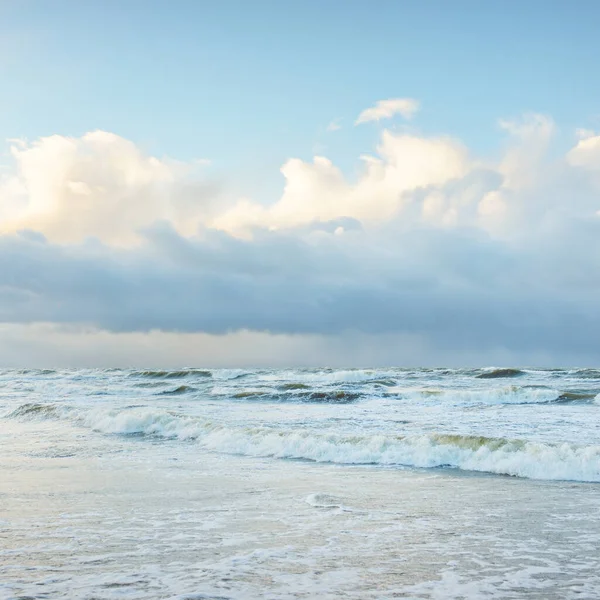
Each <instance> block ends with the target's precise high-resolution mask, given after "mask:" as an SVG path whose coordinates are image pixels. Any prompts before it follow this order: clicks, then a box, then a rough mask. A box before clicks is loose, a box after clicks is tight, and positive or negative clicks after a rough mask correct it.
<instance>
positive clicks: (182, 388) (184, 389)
mask: <svg viewBox="0 0 600 600" xmlns="http://www.w3.org/2000/svg"><path fill="white" fill-rule="evenodd" d="M195 391H196V388H195V387H192V386H190V385H179V386H177V387H176V388H173V389H172V390H164V391H162V392H158V393H157V395H158V396H179V395H181V394H188V393H189V392H195Z"/></svg>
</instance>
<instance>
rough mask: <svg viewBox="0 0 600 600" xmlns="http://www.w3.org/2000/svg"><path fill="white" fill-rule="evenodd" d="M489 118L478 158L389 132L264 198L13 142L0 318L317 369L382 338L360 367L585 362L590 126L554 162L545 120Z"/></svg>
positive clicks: (6, 183) (112, 155)
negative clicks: (496, 130)
mask: <svg viewBox="0 0 600 600" xmlns="http://www.w3.org/2000/svg"><path fill="white" fill-rule="evenodd" d="M501 125H502V127H503V128H504V130H505V131H506V135H507V136H508V137H507V141H506V143H505V144H504V150H503V152H502V153H501V155H500V156H499V157H498V158H497V159H496V160H493V161H491V160H489V159H482V158H480V157H477V156H473V154H472V153H471V152H469V150H468V149H467V148H466V147H465V146H464V145H463V144H462V143H461V142H460V141H459V140H455V139H451V138H448V137H445V136H435V137H425V136H419V135H417V134H414V133H412V134H405V133H394V132H392V131H387V130H385V131H383V132H382V134H381V139H380V142H379V144H378V146H377V148H376V149H375V152H374V153H373V155H371V156H363V157H362V159H361V162H362V165H363V167H362V172H361V173H360V174H359V176H358V177H356V178H354V179H349V178H348V177H347V176H345V175H344V173H342V172H341V171H340V170H339V169H338V168H337V167H336V166H335V164H334V163H333V161H331V160H330V159H328V158H324V157H315V158H314V160H313V161H311V162H304V161H301V160H299V159H292V160H289V161H288V162H287V163H286V164H285V165H284V166H283V167H282V173H283V175H284V177H285V187H284V190H283V193H282V195H281V197H280V199H279V200H278V201H276V202H275V203H273V204H271V205H265V204H263V203H261V202H260V199H249V198H246V199H240V200H237V201H235V202H231V203H229V202H228V203H225V202H224V200H223V198H222V197H221V196H220V195H219V194H217V190H216V189H215V187H214V186H213V185H211V184H210V183H209V182H208V180H207V179H206V173H205V171H204V167H203V166H202V165H199V164H198V163H189V164H183V163H180V162H176V161H173V160H167V159H157V158H153V157H150V156H147V155H146V154H145V153H144V152H143V151H142V150H141V149H140V148H138V147H137V146H136V145H135V144H133V143H132V142H130V141H127V140H124V139H123V138H120V137H119V136H117V135H114V134H111V133H106V132H92V133H89V134H87V135H85V136H83V137H82V138H76V139H73V138H65V137H62V136H53V137H50V138H42V139H40V140H37V141H35V142H33V143H30V144H27V143H23V142H13V143H12V145H11V146H12V150H11V152H12V159H13V164H12V167H11V170H10V171H9V172H8V174H7V175H6V176H5V177H4V179H3V180H2V181H1V182H0V231H1V232H2V233H1V234H0V322H2V323H4V324H5V325H4V326H3V327H4V328H5V330H4V331H9V330H11V331H15V329H14V328H32V327H39V326H40V325H36V324H40V323H47V324H50V325H45V326H44V327H58V328H64V327H67V328H71V329H69V331H71V332H72V328H73V327H75V328H77V327H79V328H81V327H83V328H85V331H88V332H89V331H95V332H99V333H96V334H94V335H107V336H109V337H111V336H112V337H111V339H117V338H118V336H134V337H135V336H138V337H135V339H136V340H137V339H146V338H144V336H150V335H152V336H160V335H176V334H179V335H183V336H188V337H187V338H186V339H190V338H189V336H200V337H202V336H205V337H204V338H202V339H204V340H207V339H213V343H214V339H216V338H214V336H225V337H220V338H219V339H222V340H224V339H234V338H235V336H238V335H241V334H240V333H239V332H247V333H244V335H247V336H248V335H249V336H254V335H256V336H258V337H257V338H256V339H260V340H262V341H261V342H260V343H261V344H264V343H266V342H265V340H266V339H272V340H275V339H277V340H279V341H278V342H277V343H278V344H281V343H282V342H281V340H282V339H285V340H287V341H286V344H287V346H286V347H289V348H292V347H293V348H296V347H302V348H303V350H306V349H307V348H312V350H306V351H309V352H312V353H313V354H314V355H315V356H317V357H318V360H315V361H314V362H331V363H332V364H333V363H338V362H339V360H338V359H339V358H340V357H346V359H347V360H348V361H349V362H354V359H356V357H357V356H358V355H356V354H354V355H353V354H352V352H349V351H348V350H347V349H346V350H345V351H344V350H343V348H344V347H346V348H347V344H340V343H339V342H340V340H346V342H347V341H348V340H354V343H365V340H368V344H370V345H371V348H372V347H373V346H378V344H379V349H378V350H377V351H376V352H373V351H367V350H365V351H364V352H363V353H362V354H360V359H361V360H367V358H365V357H368V356H372V357H373V361H374V362H377V363H382V362H384V363H388V364H390V363H394V362H397V361H403V362H405V363H411V364H416V363H415V361H411V360H410V356H411V354H410V347H411V346H412V347H413V355H412V356H413V357H415V358H417V359H418V361H419V362H420V363H422V364H431V363H438V364H439V362H440V361H443V362H448V360H449V359H450V358H451V357H452V356H457V357H463V360H468V361H469V362H470V363H473V362H475V361H477V360H478V357H480V362H482V363H489V362H497V361H498V360H499V359H503V358H502V357H506V359H507V360H509V359H511V358H514V359H519V360H520V361H527V360H528V357H529V361H530V362H533V361H535V362H540V361H543V362H546V363H549V362H553V363H555V364H561V363H564V362H565V361H567V362H570V361H573V360H576V361H578V362H581V363H583V362H585V363H592V362H594V361H595V360H596V361H597V360H598V359H600V351H599V350H598V348H597V339H598V337H599V335H600V316H598V309H597V306H598V302H599V300H600V280H599V279H598V275H597V273H598V272H599V268H600V217H599V215H598V211H599V210H600V136H598V135H596V134H594V132H590V131H583V132H581V131H580V132H579V134H578V135H575V133H574V136H573V145H572V148H571V149H569V150H568V151H567V152H565V153H564V154H563V156H559V157H558V158H556V152H555V150H554V149H553V148H552V144H553V135H554V129H555V126H554V124H553V122H552V120H551V119H549V118H548V117H543V116H539V115H529V116H527V117H525V118H523V119H520V120H517V121H504V122H502V123H501ZM551 157H552V158H551ZM6 328H8V329H6ZM10 328H13V329H10ZM21 330H22V331H25V329H21ZM29 330H30V329H27V331H29ZM102 332H105V333H104V334H103V333H102ZM161 332H163V333H161ZM252 332H257V333H252ZM7 335H8V334H7ZM53 335H54V334H53ZM82 335H83V334H82ZM87 335H89V333H88V334H87ZM115 336H116V337H115ZM139 336H142V337H141V338H140V337H139ZM211 336H213V337H211ZM1 337H2V336H1V335H0V338H1ZM130 339H134V338H130ZM198 339H200V338H198ZM299 339H302V340H310V344H308V346H306V345H305V346H294V344H296V345H297V344H299V342H298V340H299ZM290 340H291V341H290ZM358 340H362V342H359V341H358ZM377 340H379V342H377ZM393 340H395V341H393ZM115 343H116V342H115ZM207 343H208V342H207ZM234 343H235V342H233V341H232V342H231V344H234ZM303 343H304V342H303ZM273 344H275V341H273ZM398 345H401V346H402V348H399V347H398ZM1 346H2V343H1V340H0V347H1ZM132 347H133V346H132ZM231 347H233V346H231ZM274 347H275V346H274ZM317 348H321V350H323V349H325V348H326V349H328V350H327V351H325V350H323V351H322V352H321V351H318V350H317ZM335 348H337V350H335ZM249 352H250V356H251V353H252V351H251V350H249ZM290 352H291V351H290ZM327 352H329V356H331V358H332V360H330V361H326V360H325V359H326V357H327V356H328V354H327ZM336 353H337V355H336V356H334V355H335V354H336ZM263 354H264V356H265V357H266V356H268V355H269V352H267V351H264V352H263ZM289 356H290V361H292V362H301V363H302V364H310V363H311V362H313V361H301V360H299V359H297V358H296V359H294V356H295V355H294V353H293V352H291V354H290V355H289ZM353 356H354V358H353ZM336 357H337V359H336ZM386 357H389V359H388V360H386ZM468 357H470V358H468ZM0 358H1V357H0ZM234 361H235V359H234ZM119 362H123V361H122V360H121V359H119ZM237 362H246V364H248V363H249V361H243V360H242V358H240V357H238V359H237ZM250 362H251V361H250ZM258 362H261V361H258ZM263 362H268V359H266V358H265V361H263ZM314 362H313V364H314Z"/></svg>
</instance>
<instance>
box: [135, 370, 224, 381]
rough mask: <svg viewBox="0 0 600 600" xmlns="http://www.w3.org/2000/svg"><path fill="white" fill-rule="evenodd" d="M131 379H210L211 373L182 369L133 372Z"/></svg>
mask: <svg viewBox="0 0 600 600" xmlns="http://www.w3.org/2000/svg"><path fill="white" fill-rule="evenodd" d="M130 375H131V377H149V378H152V379H182V378H184V377H212V371H206V370H203V369H182V370H180V371H134V372H133V373H131V374H130Z"/></svg>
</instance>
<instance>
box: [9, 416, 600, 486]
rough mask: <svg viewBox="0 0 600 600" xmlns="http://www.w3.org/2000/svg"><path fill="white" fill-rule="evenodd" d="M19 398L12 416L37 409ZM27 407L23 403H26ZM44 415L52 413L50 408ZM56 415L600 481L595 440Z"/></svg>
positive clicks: (372, 457)
mask: <svg viewBox="0 0 600 600" xmlns="http://www.w3.org/2000/svg"><path fill="white" fill-rule="evenodd" d="M37 406H44V405H24V406H22V407H20V409H17V411H15V412H14V413H13V416H19V415H21V416H22V415H28V414H30V413H32V412H33V413H38V414H39V412H40V411H42V409H41V408H32V407H37ZM28 407H29V408H28ZM44 416H45V418H54V417H55V416H56V413H54V414H52V411H51V410H50V411H49V412H48V413H47V414H46V415H44ZM61 416H63V417H67V418H69V419H70V420H74V421H75V423H77V424H79V425H83V426H85V427H89V428H90V429H93V430H94V431H97V432H101V433H105V434H119V435H145V436H152V437H158V438H165V439H178V440H182V441H184V440H185V441H195V442H196V443H197V444H198V445H199V446H200V447H202V448H203V449H205V450H209V451H214V452H221V453H228V454H238V455H244V456H256V457H272V458H281V459H303V460H309V461H314V462H320V463H336V464H345V465H382V466H398V467H413V468H423V469H428V468H453V469H459V470H463V471H478V472H484V473H493V474H499V475H510V476H515V477H524V478H530V479H548V480H569V481H585V482H600V446H598V445H589V446H583V445H576V444H572V443H567V442H563V443H548V442H535V441H528V440H521V439H508V438H500V437H499V438H492V437H483V436H475V435H460V434H451V433H429V434H420V435H405V436H389V435H343V434H338V433H327V432H316V431H311V430H305V429H293V430H290V429H279V428H277V429H272V428H267V427H254V428H252V427H229V426H224V425H221V424H217V423H213V422H210V421H207V420H203V419H200V418H197V417H190V416H185V415H181V414H178V413H176V412H172V411H164V410H156V409H151V408H147V407H146V408H142V407H134V408H128V409H121V410H118V409H112V410H105V409H93V410H91V411H89V412H87V413H69V414H62V415H61Z"/></svg>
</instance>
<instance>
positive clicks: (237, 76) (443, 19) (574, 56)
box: [0, 0, 600, 173]
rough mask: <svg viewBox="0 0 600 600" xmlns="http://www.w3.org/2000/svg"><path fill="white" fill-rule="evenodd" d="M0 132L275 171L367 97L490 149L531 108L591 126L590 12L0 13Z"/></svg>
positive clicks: (427, 127)
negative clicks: (407, 107) (96, 140)
mask: <svg viewBox="0 0 600 600" xmlns="http://www.w3.org/2000/svg"><path fill="white" fill-rule="evenodd" d="M0 11H1V12H0V34H1V35H2V38H3V40H4V41H3V43H2V46H1V47H0V48H1V51H2V55H3V57H2V59H0V68H1V69H2V71H1V77H2V79H1V82H2V89H3V90H4V93H2V94H1V98H0V136H2V137H3V138H14V137H27V138H30V139H33V138H35V137H38V136H42V135H48V134H51V133H56V132H60V133H62V134H64V135H81V134H83V133H84V132H86V131H89V130H91V129H96V128H97V129H105V130H108V131H113V132H116V133H118V134H120V135H122V136H124V137H126V138H128V139H132V140H135V141H136V142H137V143H140V144H142V145H144V146H145V147H147V148H149V149H150V150H151V151H152V152H154V153H157V154H159V155H160V154H162V153H165V154H169V155H171V156H177V157H179V158H181V159H184V160H185V159H190V158H193V157H204V156H208V157H210V158H211V159H213V160H214V161H215V163H216V164H217V165H222V166H223V167H224V168H234V169H242V170H244V169H246V170H248V171H249V173H252V172H254V171H255V169H257V168H258V169H260V168H261V166H264V167H265V169H269V170H272V168H273V166H276V165H277V164H279V163H281V162H282V161H283V160H284V159H286V158H288V157H289V156H292V155H294V156H296V155H299V156H301V157H306V158H308V157H309V156H310V155H311V153H312V151H313V147H314V146H315V145H317V144H318V145H321V146H326V147H327V148H329V149H330V151H331V152H332V153H335V154H336V156H338V157H339V160H340V161H344V163H347V164H348V165H349V164H352V160H354V157H355V156H356V155H357V154H358V153H359V152H360V151H365V150H367V149H369V148H370V147H371V146H372V145H373V142H374V139H375V132H374V131H373V130H372V129H364V130H362V131H358V132H357V131H353V132H351V133H352V135H350V134H349V133H348V132H346V133H344V130H341V131H340V132H339V133H337V134H336V135H327V134H326V132H325V129H326V127H327V125H328V123H329V122H330V121H331V120H333V119H335V118H339V119H341V124H342V125H343V126H344V125H345V126H346V129H348V126H349V125H350V124H351V123H352V121H353V120H354V118H355V116H356V115H357V114H358V112H360V110H362V109H363V108H364V107H366V106H368V105H369V104H372V103H373V102H374V101H375V100H378V99H381V98H388V97H396V96H410V97H415V98H418V99H419V100H420V101H421V103H422V106H423V110H422V112H421V114H420V115H419V119H418V125H419V127H420V128H421V130H422V131H425V132H442V131H443V132H444V133H446V134H449V135H455V136H458V137H460V138H461V139H463V140H464V141H465V142H466V143H467V144H468V145H469V146H470V147H473V148H474V149H476V150H478V151H479V150H481V151H493V150H494V148H495V145H496V140H497V137H498V136H499V132H498V130H497V128H496V120H497V119H498V118H499V117H511V116H514V115H518V114H521V113H523V112H526V111H534V112H540V113H544V114H551V115H552V116H553V117H554V119H555V120H556V122H557V123H559V124H560V126H561V127H565V128H569V127H571V128H573V127H575V126H577V127H587V126H590V127H591V126H594V125H598V124H599V123H600V108H599V107H598V97H599V95H600V80H599V78H598V77H596V76H595V71H596V69H597V60H598V57H599V56H600V36H598V35H597V33H598V31H599V29H600V5H599V4H598V3H597V2H594V1H579V2H576V3H570V2H557V1H534V0H530V1H528V2H516V1H508V2H496V3H492V2H479V1H468V2H466V1H461V0H457V1H454V2H448V1H437V2H436V1H426V2H400V1H381V2H359V1H349V2H347V1H341V0H340V1H324V2H323V1H310V0H308V1H303V2H275V1H252V2H246V1H237V2H233V1H227V0H224V1H220V2H213V1H211V2H203V1H199V0H197V1H184V0H179V1H176V2H159V1H152V0H151V1H136V0H131V1H128V2H120V1H111V0H107V1H103V2H79V1H74V0H73V1H65V0H56V1H55V2H40V1H31V0H19V1H18V2H17V1H10V0H9V1H7V0H5V1H4V2H2V3H0Z"/></svg>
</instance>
